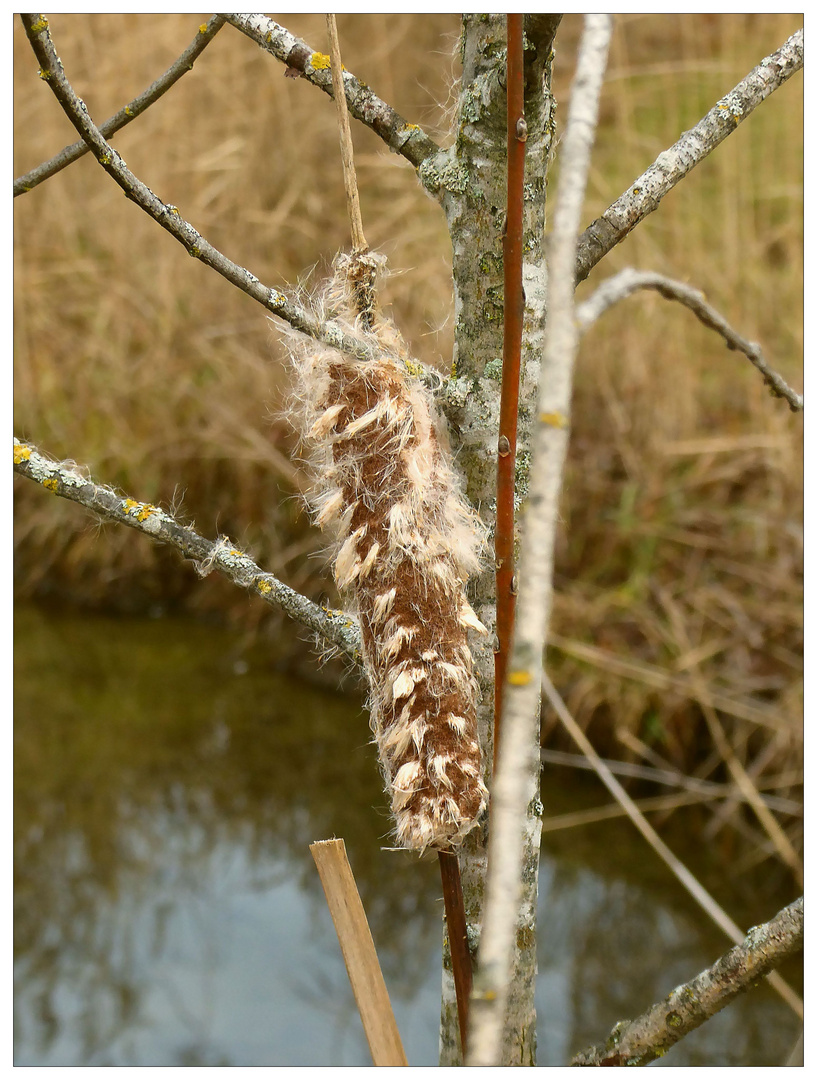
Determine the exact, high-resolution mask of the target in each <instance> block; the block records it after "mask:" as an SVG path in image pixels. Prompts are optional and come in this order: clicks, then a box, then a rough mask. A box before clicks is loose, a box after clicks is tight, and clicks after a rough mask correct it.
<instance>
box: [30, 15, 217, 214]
mask: <svg viewBox="0 0 817 1080" xmlns="http://www.w3.org/2000/svg"><path fill="white" fill-rule="evenodd" d="M224 22H225V19H224V16H223V15H213V16H211V18H210V19H209V20H208V21H207V23H206V24H202V25H201V26H200V27H199V32H198V33H197V34H196V37H195V40H194V41H193V42H192V44H190V45H188V47H187V48H186V49H185V50H184V52H183V53H182V54H181V56H180V57H179V58H178V60H176V61H175V62H174V63H173V64H171V65H170V67H169V68H168V69H167V71H166V72H165V73H164V75H160V76H159V78H158V79H157V80H156V82H154V83H152V84H151V85H150V86H149V87H148V88H147V90H145V91H143V92H142V93H141V94H140V95H139V96H138V97H135V98H134V99H133V101H131V102H129V103H128V104H127V105H125V106H123V107H122V108H121V109H120V110H119V112H117V113H114V115H113V116H112V117H110V119H108V120H106V121H105V123H104V124H101V125H100V128H99V130H100V133H101V134H102V135H103V136H104V137H105V138H106V139H110V137H111V136H112V135H114V134H115V133H116V132H117V131H121V130H122V128H123V127H125V126H126V125H127V124H129V123H130V122H131V120H135V119H136V117H137V116H141V114H142V113H143V112H145V110H146V109H148V108H150V106H151V105H152V104H153V103H154V102H155V101H158V100H159V98H160V97H162V95H163V94H166V93H167V91H168V90H169V89H170V88H171V86H173V85H174V84H175V83H177V82H178V81H179V79H180V78H181V77H182V75H185V74H186V73H187V72H188V71H192V70H193V64H194V63H195V62H196V60H197V59H198V58H199V56H201V54H202V52H203V51H204V50H205V49H206V48H207V46H208V45H209V44H210V42H211V41H212V40H213V38H214V37H215V36H216V34H217V33H218V32H219V30H220V29H221V28H222V26H223V25H224ZM89 149H90V147H89V146H88V144H87V143H86V142H84V141H81V142H76V143H73V144H72V145H71V146H66V147H65V148H64V149H62V150H60V152H59V153H58V154H55V155H54V157H52V158H51V159H50V160H49V161H44V162H43V163H42V164H41V165H38V166H37V168H36V169H32V170H31V171H30V172H27V173H25V174H24V175H23V176H18V178H17V179H16V180H15V181H14V196H15V198H16V197H17V196H18V195H23V194H24V193H25V192H26V191H31V190H32V189H33V188H35V187H37V185H38V184H41V183H42V182H43V181H44V180H48V178H49V177H51V176H54V175H55V173H58V172H60V171H61V170H62V169H65V168H66V167H67V166H68V165H72V164H73V163H74V162H75V161H78V160H79V159H80V158H81V157H84V156H85V154H87V153H88V151H89Z"/></svg>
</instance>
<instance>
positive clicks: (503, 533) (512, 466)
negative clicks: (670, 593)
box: [494, 14, 527, 765]
mask: <svg viewBox="0 0 817 1080" xmlns="http://www.w3.org/2000/svg"><path fill="white" fill-rule="evenodd" d="M522 19H523V16H522V15H510V14H509V15H508V16H507V47H508V69H507V79H506V84H507V94H508V187H507V191H508V199H507V214H506V219H505V231H504V235H503V238H502V254H503V264H504V278H505V281H504V297H505V299H504V306H505V321H504V331H503V343H502V393H501V397H500V406H499V445H498V455H497V483H496V488H497V491H496V533H495V551H496V566H497V570H496V633H497V638H498V649H497V652H496V654H495V660H494V686H495V692H494V765H496V759H497V754H498V751H499V736H500V727H501V722H502V692H503V687H504V685H505V672H506V670H507V664H508V654H509V651H510V647H511V638H512V637H513V623H514V610H515V606H516V595H515V593H516V590H515V583H514V570H515V567H514V488H515V482H516V476H515V473H516V432H517V414H518V412H519V372H520V367H521V361H522V322H523V318H524V313H525V301H524V293H523V291H522V209H523V201H522V199H523V189H524V182H525V140H526V138H527V126H526V124H525V116H524V110H525V84H524V50H523V43H522Z"/></svg>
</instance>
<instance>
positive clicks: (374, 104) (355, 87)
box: [225, 15, 440, 169]
mask: <svg viewBox="0 0 817 1080" xmlns="http://www.w3.org/2000/svg"><path fill="white" fill-rule="evenodd" d="M225 18H226V20H227V22H228V23H230V25H231V26H234V27H235V28H236V29H237V30H240V31H241V32H242V33H243V34H246V35H247V37H248V38H251V39H252V40H253V41H254V42H256V44H258V45H260V46H261V48H262V49H266V51H267V52H269V53H272V55H273V56H274V57H276V59H278V60H280V61H281V63H283V64H286V66H287V72H286V73H287V74H291V75H295V76H302V77H303V78H305V79H306V80H307V81H308V82H311V83H312V85H313V86H317V87H319V88H320V89H321V90H323V92H324V93H325V94H329V96H330V97H331V96H332V73H331V71H330V63H329V57H328V56H327V55H326V54H325V53H321V52H316V51H315V50H314V49H312V48H311V47H310V46H309V45H307V44H306V42H305V41H301V39H300V38H297V37H295V35H294V34H291V33H290V32H289V30H287V29H285V28H284V27H283V26H279V25H278V23H276V22H273V21H272V19H270V18H267V16H266V15H225ZM343 85H344V88H345V90H346V102H347V104H348V106H349V112H350V113H351V114H352V116H354V118H355V119H356V120H359V121H360V122H361V123H362V124H365V125H366V127H368V128H371V129H372V131H373V132H374V133H375V134H376V135H379V136H380V138H381V139H382V140H383V141H384V142H385V143H387V145H388V146H389V147H390V148H391V149H392V150H394V151H396V152H397V153H398V154H402V156H403V157H404V158H406V160H407V161H410V162H411V164H412V165H413V166H414V167H415V168H416V169H418V168H419V167H420V165H421V164H422V163H423V162H424V161H425V159H426V158H428V157H432V156H433V155H434V154H438V153H439V152H440V147H439V146H438V145H437V144H436V143H435V142H434V140H433V139H431V138H430V137H429V136H428V135H426V133H425V132H424V131H423V130H422V128H420V127H418V125H417V124H410V123H409V122H408V121H407V120H404V119H403V117H402V116H401V115H400V114H399V113H398V112H395V110H394V109H393V108H392V107H391V105H387V104H386V102H385V101H381V99H380V98H379V97H378V96H377V94H375V93H374V91H373V90H372V89H371V88H370V87H368V86H366V84H365V83H362V82H360V80H359V79H357V78H356V77H355V76H354V75H353V74H352V73H351V71H344V73H343Z"/></svg>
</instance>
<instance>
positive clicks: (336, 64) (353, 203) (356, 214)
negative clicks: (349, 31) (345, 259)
mask: <svg viewBox="0 0 817 1080" xmlns="http://www.w3.org/2000/svg"><path fill="white" fill-rule="evenodd" d="M326 30H327V33H328V34H329V55H330V57H331V58H332V87H333V89H334V97H335V105H336V107H337V112H338V134H339V136H340V157H341V161H342V163H343V186H344V187H345V188H346V206H347V209H348V211H349V224H350V226H351V229H352V251H353V252H354V254H355V255H362V254H363V253H364V252H366V251H368V250H369V245H368V244H367V243H366V237H365V236H364V235H363V218H362V217H361V214H360V196H359V194H358V190H357V176H356V174H355V155H354V149H353V147H352V129H351V128H350V126H349V108H348V105H347V103H346V92H345V90H344V88H343V63H342V62H341V56H340V40H339V38H338V27H337V22H336V21H335V16H334V15H327V16H326Z"/></svg>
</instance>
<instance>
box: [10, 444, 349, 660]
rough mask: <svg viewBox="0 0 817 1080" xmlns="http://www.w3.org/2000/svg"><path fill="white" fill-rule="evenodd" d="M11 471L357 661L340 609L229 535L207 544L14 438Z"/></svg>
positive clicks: (155, 512) (164, 513)
mask: <svg viewBox="0 0 817 1080" xmlns="http://www.w3.org/2000/svg"><path fill="white" fill-rule="evenodd" d="M14 471H15V472H16V473H19V474H20V476H25V477H27V478H28V479H29V480H33V481H34V482H35V483H37V484H39V485H40V486H41V487H43V488H45V490H46V491H50V492H52V493H53V494H54V495H59V496H61V497H62V498H63V499H70V500H71V501H72V502H76V503H79V504H80V505H81V506H84V507H86V508H87V509H88V510H92V511H93V512H94V513H96V514H99V515H100V516H101V517H103V518H104V519H105V520H107V521H114V522H117V523H119V524H120V525H127V526H128V527H129V528H131V529H136V530H137V532H141V533H144V534H145V535H146V536H149V537H150V538H151V539H152V540H156V541H157V542H159V543H162V544H168V545H169V546H170V547H173V548H175V549H176V550H177V551H178V552H180V553H181V554H182V555H183V556H184V558H185V559H190V560H191V561H192V562H193V563H194V564H195V566H196V571H197V573H199V574H200V575H201V576H204V575H206V574H208V573H210V571H211V570H218V571H220V572H221V573H222V574H224V576H225V577H228V578H229V579H230V580H231V581H233V582H234V583H235V584H236V585H239V586H241V588H244V589H249V590H250V592H253V593H255V594H256V595H257V596H260V597H261V599H262V600H266V602H267V603H268V604H269V605H270V606H271V607H274V608H277V609H278V610H279V611H283V612H284V613H285V614H286V615H288V616H289V617H290V618H291V619H294V620H295V622H299V623H301V625H303V626H306V627H307V628H308V629H310V630H312V631H313V632H314V633H315V634H317V635H318V637H319V638H320V639H321V641H322V642H324V643H326V644H327V645H330V646H332V647H334V648H337V649H339V650H340V651H341V652H343V653H344V654H345V655H346V656H347V657H348V658H349V659H350V660H352V661H354V663H355V664H360V663H361V662H362V653H361V643H360V628H359V626H358V623H357V620H356V619H354V618H353V617H352V616H351V615H347V614H346V613H345V612H343V611H335V610H331V609H329V608H323V607H320V606H319V605H318V604H315V603H313V602H312V601H311V600H309V599H308V598H307V597H305V596H302V595H301V594H300V593H297V592H295V590H294V589H291V588H290V587H289V586H288V585H285V584H284V583H283V582H282V581H279V580H278V578H276V577H275V576H274V575H273V574H269V573H267V572H266V571H264V570H262V569H261V568H260V567H259V566H257V565H256V564H255V563H254V562H253V560H252V559H251V558H250V556H249V555H247V554H246V553H245V552H243V551H240V550H239V549H238V548H237V547H236V546H235V545H234V544H233V543H232V541H231V540H230V539H229V537H226V536H222V537H219V539H218V540H216V541H213V540H208V539H207V538H206V537H203V536H200V535H199V534H198V533H197V532H196V531H195V530H194V529H193V528H191V527H190V526H188V525H182V524H181V523H180V522H178V521H177V520H176V519H175V518H174V517H172V516H171V515H170V514H168V513H167V511H166V510H162V509H161V508H160V507H158V506H152V505H151V504H150V503H147V502H140V501H138V500H137V499H132V498H130V497H128V496H126V495H120V494H118V493H117V492H115V491H114V490H113V489H112V488H109V487H105V486H104V485H102V484H98V483H97V482H96V481H95V480H93V479H91V478H90V477H89V476H87V475H86V474H85V473H84V472H83V471H82V470H80V469H79V468H78V467H77V466H76V465H74V464H73V463H70V462H59V461H54V460H53V459H52V458H49V457H47V456H46V455H45V454H42V453H40V451H39V450H37V449H36V447H34V446H32V445H31V444H30V443H25V442H20V440H18V439H16V438H15V440H14Z"/></svg>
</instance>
